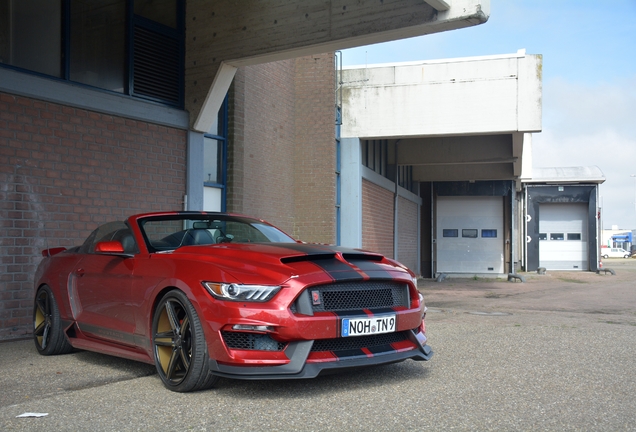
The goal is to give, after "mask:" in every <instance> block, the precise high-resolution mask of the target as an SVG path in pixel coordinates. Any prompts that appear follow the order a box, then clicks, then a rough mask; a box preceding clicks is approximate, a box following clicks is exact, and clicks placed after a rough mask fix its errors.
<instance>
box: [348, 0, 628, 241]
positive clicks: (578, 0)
mask: <svg viewBox="0 0 636 432" xmlns="http://www.w3.org/2000/svg"><path fill="white" fill-rule="evenodd" d="M519 49H525V50H526V52H527V53H528V54H541V55H543V119H542V125H543V129H542V131H541V132H540V133H535V134H533V138H532V159H533V166H534V167H571V166H593V165H596V166H598V167H599V168H600V169H601V171H602V172H603V174H604V175H605V178H606V181H605V183H603V184H602V185H601V187H600V195H601V199H600V202H601V205H602V215H603V216H602V222H603V228H606V229H610V228H612V226H613V225H616V226H618V228H619V229H636V0H612V1H599V0H491V1H490V18H489V20H488V21H487V22H486V23H484V24H481V25H478V26H474V27H470V28H466V29H461V30H452V31H448V32H444V33H436V34H432V35H426V36H421V37H416V38H410V39H403V40H399V41H393V42H387V43H382V44H376V45H368V46H364V47H358V48H353V49H348V50H344V51H343V56H342V60H343V65H344V66H360V65H367V64H368V65H371V64H379V63H396V62H407V61H418V60H435V59H446V58H457V57H473V56H483V55H496V54H513V53H516V52H517V51H518V50H519ZM632 175H634V177H631V176H632Z"/></svg>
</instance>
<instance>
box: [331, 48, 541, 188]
mask: <svg viewBox="0 0 636 432" xmlns="http://www.w3.org/2000/svg"><path fill="white" fill-rule="evenodd" d="M541 81H542V57H541V56H540V55H528V54H526V53H525V50H519V51H518V52H517V53H515V54H508V55H497V56H484V57H471V58H461V59H446V60H433V61H420V62H409V63H399V64H384V65H372V66H367V67H358V68H346V69H345V70H344V71H343V74H342V79H341V85H342V112H343V126H342V129H341V134H342V137H343V138H354V137H356V138H359V139H361V140H387V141H389V142H398V144H397V151H396V153H395V154H397V158H398V160H397V164H398V166H412V167H413V180H414V181H422V182H428V181H477V180H516V181H519V180H521V179H524V178H530V177H531V175H530V168H531V163H532V157H531V149H532V147H531V140H532V133H533V132H539V131H541V113H542V103H541V100H542V82H541ZM390 155H391V152H389V158H391V156H390ZM519 186H520V183H519V182H517V187H519Z"/></svg>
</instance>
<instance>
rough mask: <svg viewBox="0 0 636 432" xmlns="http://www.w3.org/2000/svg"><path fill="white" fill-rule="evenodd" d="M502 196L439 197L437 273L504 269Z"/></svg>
mask: <svg viewBox="0 0 636 432" xmlns="http://www.w3.org/2000/svg"><path fill="white" fill-rule="evenodd" d="M503 209H504V205H503V197H482V196H480V197H438V198H437V212H436V213H437V218H436V226H437V228H436V230H437V232H436V240H435V244H436V252H437V254H436V256H437V266H436V272H437V273H471V274H487V273H493V274H501V273H504V241H503V237H504V232H503V227H504V223H503V222H504V221H503Z"/></svg>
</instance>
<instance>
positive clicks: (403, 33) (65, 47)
mask: <svg viewBox="0 0 636 432" xmlns="http://www.w3.org/2000/svg"><path fill="white" fill-rule="evenodd" d="M237 4H239V6H237ZM489 13H490V12H489V1H488V0H454V1H453V2H447V1H443V0H426V1H422V0H385V1H383V2H375V1H358V2H354V3H349V2H339V1H335V2H327V3H325V2H323V1H318V0H303V1H286V2H280V1H278V0H262V1H259V2H249V4H247V3H246V5H245V6H242V3H240V2H239V3H237V2H235V1H230V0H218V1H215V2H209V1H204V0H166V1H163V2H150V1H146V0H108V1H106V0H104V1H99V0H98V1H93V2H80V1H75V0H64V1H60V2H51V1H48V0H0V185H1V188H0V203H1V204H0V205H1V207H0V219H1V223H2V225H1V226H2V233H1V242H0V258H1V260H0V339H6V338H15V337H23V336H25V335H27V334H29V333H30V332H31V327H32V297H33V273H34V272H35V269H36V267H37V265H38V263H39V261H40V260H41V255H40V251H41V250H42V249H44V248H45V247H47V246H51V247H52V246H67V247H68V246H73V245H76V244H77V243H78V242H81V241H82V239H83V238H85V236H87V235H88V233H90V231H92V230H93V229H94V228H95V227H96V226H97V225H98V224H100V223H103V222H106V221H109V220H116V219H120V220H121V219H123V218H124V217H125V216H127V215H129V214H132V213H138V212H145V211H153V210H174V209H181V208H185V209H189V210H202V209H221V210H228V211H233V212H242V213H248V214H252V215H255V216H259V217H263V218H265V219H268V220H270V221H271V222H272V223H274V224H277V225H279V226H281V227H282V228H283V229H285V230H286V231H288V232H289V233H291V234H293V235H295V236H296V237H298V238H302V239H304V240H306V241H314V242H324V243H334V242H337V235H338V232H339V231H338V221H339V220H340V219H339V218H338V201H337V191H338V188H337V184H338V171H337V168H336V167H337V163H338V158H337V152H336V148H337V140H336V138H337V137H336V127H335V118H336V114H335V109H334V105H335V101H334V87H335V76H334V66H333V65H334V59H333V54H330V53H332V52H333V51H335V50H338V49H344V48H349V47H353V46H359V45H365V44H370V43H377V42H383V41H388V40H394V39H400V38H405V37H411V36H418V35H424V34H429V33H435V32H440V31H447V30H453V29H457V28H462V27H467V26H473V25H478V24H481V23H484V22H485V21H486V20H487V19H488V17H489ZM325 53H326V54H325ZM308 125H310V128H308Z"/></svg>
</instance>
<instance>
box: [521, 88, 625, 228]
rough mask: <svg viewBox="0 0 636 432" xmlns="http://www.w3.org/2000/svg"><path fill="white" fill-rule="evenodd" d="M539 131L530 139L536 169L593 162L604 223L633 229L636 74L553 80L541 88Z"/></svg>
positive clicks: (585, 164) (607, 226)
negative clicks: (604, 79) (609, 79)
mask: <svg viewBox="0 0 636 432" xmlns="http://www.w3.org/2000/svg"><path fill="white" fill-rule="evenodd" d="M543 99H544V103H543V112H544V116H543V132H541V133H539V134H535V135H534V137H533V152H532V154H533V165H534V166H535V167H558V166H560V167H568V166H590V165H596V166H598V167H599V168H600V169H601V170H602V171H603V173H604V174H605V178H606V179H607V180H606V182H605V183H603V184H602V185H601V188H600V190H601V196H602V204H603V226H604V228H610V227H611V225H618V226H619V227H620V228H625V229H635V228H636V208H635V201H636V196H635V194H636V189H635V188H636V183H635V179H634V178H632V177H630V175H632V174H636V130H635V129H634V127H633V124H634V123H635V120H636V118H635V117H636V76H633V77H631V78H629V79H625V80H622V81H620V82H618V81H617V82H614V83H601V84H598V85H589V84H588V85H579V84H573V83H571V82H566V81H564V80H561V79H554V80H551V81H550V82H548V83H546V84H545V85H544V89H543Z"/></svg>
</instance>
